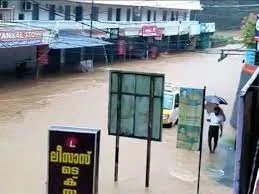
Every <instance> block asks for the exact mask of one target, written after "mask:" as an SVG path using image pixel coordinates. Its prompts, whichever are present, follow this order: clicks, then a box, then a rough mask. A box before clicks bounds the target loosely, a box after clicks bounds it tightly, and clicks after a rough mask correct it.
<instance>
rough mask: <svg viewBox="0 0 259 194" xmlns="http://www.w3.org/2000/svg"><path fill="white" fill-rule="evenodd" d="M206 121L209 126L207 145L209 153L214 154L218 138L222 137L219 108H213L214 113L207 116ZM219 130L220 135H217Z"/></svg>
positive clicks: (221, 119)
mask: <svg viewBox="0 0 259 194" xmlns="http://www.w3.org/2000/svg"><path fill="white" fill-rule="evenodd" d="M207 121H208V122H209V123H210V125H209V133H208V144H209V149H210V153H214V152H215V150H216V148H217V145H218V138H219V136H220V137H222V134H223V123H224V121H223V117H222V115H220V108H219V107H215V108H214V112H212V113H210V114H209V118H208V119H207ZM219 129H220V134H219ZM212 139H214V146H213V150H212Z"/></svg>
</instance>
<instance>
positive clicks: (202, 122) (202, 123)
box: [197, 87, 206, 194]
mask: <svg viewBox="0 0 259 194" xmlns="http://www.w3.org/2000/svg"><path fill="white" fill-rule="evenodd" d="M205 95H206V87H204V90H203V104H202V116H201V134H200V156H199V170H198V183H197V194H199V193H200V178H201V158H202V141H203V126H204V108H205Z"/></svg>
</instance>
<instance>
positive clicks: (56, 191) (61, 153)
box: [48, 126, 100, 194]
mask: <svg viewBox="0 0 259 194" xmlns="http://www.w3.org/2000/svg"><path fill="white" fill-rule="evenodd" d="M99 145H100V130H98V129H85V128H73V127H60V126H55V127H51V128H50V129H49V151H48V194H97V193H98V171H99Z"/></svg>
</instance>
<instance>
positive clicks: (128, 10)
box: [127, 9, 131, 21]
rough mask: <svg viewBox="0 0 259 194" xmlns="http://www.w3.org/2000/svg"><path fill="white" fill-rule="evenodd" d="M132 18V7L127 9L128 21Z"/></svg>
mask: <svg viewBox="0 0 259 194" xmlns="http://www.w3.org/2000/svg"><path fill="white" fill-rule="evenodd" d="M130 18H131V9H127V21H130Z"/></svg>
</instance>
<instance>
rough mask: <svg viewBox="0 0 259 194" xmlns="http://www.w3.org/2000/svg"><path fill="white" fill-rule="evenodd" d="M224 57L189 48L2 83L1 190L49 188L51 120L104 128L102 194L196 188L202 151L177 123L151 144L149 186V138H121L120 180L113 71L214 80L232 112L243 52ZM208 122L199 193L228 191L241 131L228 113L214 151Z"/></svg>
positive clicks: (179, 192)
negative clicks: (113, 129) (110, 119)
mask: <svg viewBox="0 0 259 194" xmlns="http://www.w3.org/2000/svg"><path fill="white" fill-rule="evenodd" d="M218 57H219V56H218V55H208V54H202V53H182V54H175V55H166V56H161V57H160V58H159V59H157V60H146V61H145V60H142V61H132V62H126V63H123V64H116V65H113V66H105V67H99V68H96V69H95V72H93V73H87V74H72V75H64V76H57V77H49V78H44V79H42V80H40V81H38V82H35V81H28V80H27V81H19V82H18V81H17V82H14V83H11V84H10V83H6V82H5V83H0V91H1V93H0V103H1V108H0V130H1V135H0V153H1V160H0V166H1V167H0V174H1V175H2V176H1V177H0V185H1V193H3V194H45V193H46V179H47V146H48V145H47V138H48V136H47V135H48V127H49V126H51V125H69V126H78V127H94V128H101V129H102V137H101V153H100V154H101V155H100V180H99V193H100V194H173V193H176V194H193V193H196V184H197V174H198V172H197V170H198V157H199V153H198V152H190V151H187V150H181V149H176V136H177V133H176V130H177V129H176V128H175V127H174V128H172V129H164V130H163V136H162V138H163V141H162V142H161V143H156V142H154V143H152V154H151V180H150V181H151V182H150V188H149V189H145V187H144V185H145V165H146V159H145V157H146V142H145V141H142V140H134V139H128V138H121V141H120V143H121V144H120V145H121V147H120V166H119V182H118V183H116V184H115V183H114V182H113V170H114V149H115V137H113V136H108V135H107V108H108V70H109V69H121V70H131V71H142V72H156V73H165V74H166V81H167V82H173V83H177V84H178V85H180V86H192V87H199V88H202V87H204V86H207V94H217V95H219V96H222V97H225V98H226V100H227V101H228V102H229V106H226V107H223V108H224V111H225V113H226V116H227V117H228V119H229V117H230V114H231V110H232V106H233V102H234V97H235V92H236V87H237V84H238V79H239V75H240V71H241V61H242V57H238V56H232V57H231V56H230V57H228V58H227V59H225V60H224V61H222V62H221V63H218V62H217V59H218ZM207 127H208V126H207V123H205V127H204V142H203V148H204V149H203V158H202V173H201V184H200V187H201V188H200V193H202V194H216V193H217V194H218V193H220V194H229V193H231V191H232V189H231V176H232V174H233V165H232V164H233V161H234V151H233V149H232V148H231V146H232V145H225V143H224V141H225V140H226V139H227V138H232V137H233V135H234V130H233V129H231V128H230V127H229V124H228V120H227V123H226V126H225V127H224V134H223V135H224V137H223V138H222V139H220V141H219V144H220V145H219V148H218V150H217V152H216V154H215V155H210V154H209V153H208V147H207ZM231 149H232V150H231ZM226 182H227V184H226Z"/></svg>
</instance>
